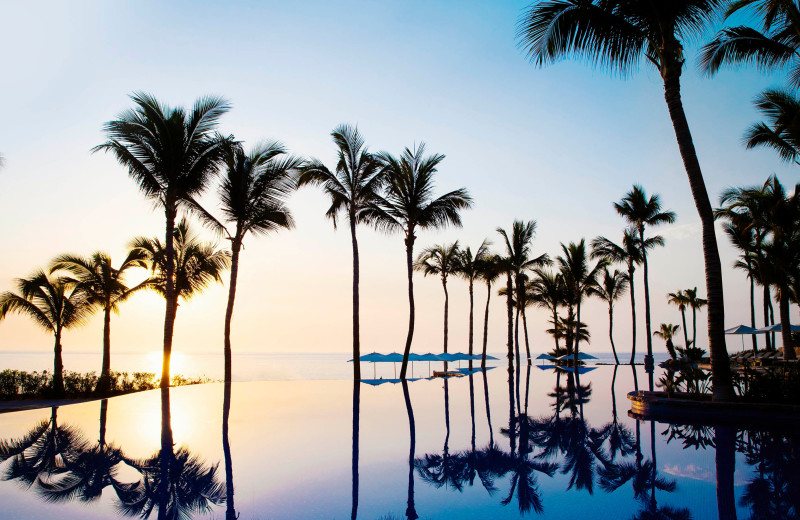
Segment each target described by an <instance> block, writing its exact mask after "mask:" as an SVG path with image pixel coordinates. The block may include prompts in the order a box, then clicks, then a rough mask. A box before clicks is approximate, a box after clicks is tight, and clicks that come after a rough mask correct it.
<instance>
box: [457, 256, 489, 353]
mask: <svg viewBox="0 0 800 520" xmlns="http://www.w3.org/2000/svg"><path fill="white" fill-rule="evenodd" d="M490 244H491V242H489V241H488V240H484V241H483V242H481V245H480V247H478V249H477V250H476V251H475V253H474V254H473V253H472V250H471V249H470V248H469V246H467V247H466V248H465V249H462V250H461V251H460V253H459V255H458V262H457V266H456V272H455V274H457V275H459V276H461V277H462V278H464V279H465V280H466V281H467V283H468V284H469V355H470V356H472V343H473V339H474V334H473V308H474V300H475V297H474V290H473V289H474V284H475V279H476V278H479V277H480V276H481V274H482V272H483V271H482V266H483V262H484V260H486V258H487V257H488V256H489V245H490ZM469 368H472V359H470V360H469Z"/></svg>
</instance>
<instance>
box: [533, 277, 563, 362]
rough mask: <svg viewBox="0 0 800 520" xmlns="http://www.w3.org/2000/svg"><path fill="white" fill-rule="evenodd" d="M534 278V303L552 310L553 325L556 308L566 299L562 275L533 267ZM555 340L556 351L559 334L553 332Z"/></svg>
mask: <svg viewBox="0 0 800 520" xmlns="http://www.w3.org/2000/svg"><path fill="white" fill-rule="evenodd" d="M533 272H534V278H533V280H532V282H533V286H532V299H533V301H534V303H535V304H536V305H538V306H539V307H543V308H545V309H547V310H549V311H550V312H552V313H553V314H552V322H553V326H554V327H556V326H557V324H558V321H559V320H558V308H559V307H560V306H561V305H562V304H563V303H564V300H565V299H566V290H567V289H566V286H565V285H564V277H563V276H561V274H559V273H553V272H552V271H545V270H544V269H541V268H538V269H534V270H533ZM553 337H554V338H555V342H556V351H558V350H559V345H558V338H559V335H557V334H554V335H553Z"/></svg>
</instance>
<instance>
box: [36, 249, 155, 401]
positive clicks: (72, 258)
mask: <svg viewBox="0 0 800 520" xmlns="http://www.w3.org/2000/svg"><path fill="white" fill-rule="evenodd" d="M133 267H146V265H145V263H144V258H143V256H142V254H141V252H136V251H131V252H129V253H128V256H127V257H126V258H125V260H123V261H122V264H121V265H120V266H119V268H114V267H113V266H112V265H111V257H110V256H109V255H108V254H107V253H104V252H102V251H97V252H95V253H93V254H92V255H91V256H90V257H88V258H85V257H82V256H77V255H69V254H67V255H61V256H59V257H57V258H56V259H55V260H53V264H52V265H51V266H50V273H51V274H53V273H55V272H56V271H66V272H68V273H70V274H71V275H73V276H74V277H75V278H74V279H72V280H73V281H74V282H75V283H76V284H80V287H81V289H82V290H83V291H85V293H86V296H87V297H88V299H89V302H90V303H91V304H92V305H96V306H98V307H99V308H100V309H102V310H103V365H102V369H101V371H100V379H98V381H97V388H96V391H97V392H98V393H103V392H108V391H109V390H110V382H111V379H110V374H111V313H112V312H114V313H119V305H120V304H121V303H123V302H124V301H125V300H127V299H128V297H130V295H131V294H133V293H135V292H136V291H139V290H141V289H144V288H146V287H147V285H148V284H149V280H145V281H144V282H142V283H140V284H138V285H136V286H134V287H128V286H127V285H126V283H125V271H127V270H128V269H131V268H133Z"/></svg>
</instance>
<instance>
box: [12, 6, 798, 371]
mask: <svg viewBox="0 0 800 520" xmlns="http://www.w3.org/2000/svg"><path fill="white" fill-rule="evenodd" d="M527 4H528V2H527V1H516V0H515V1H504V2H496V1H490V0H484V1H479V0H473V1H462V2H447V1H438V2H425V1H406V2H356V1H348V0H345V1H342V2H324V1H305V2H270V1H264V2H255V1H253V2H245V1H231V2H225V3H224V4H220V3H218V2H204V1H199V2H188V1H173V2H156V1H144V0H142V1H136V2H133V1H117V2H104V1H96V2H92V1H78V2H70V3H63V2H36V3H31V2H13V3H12V2H6V3H3V5H2V7H0V10H2V13H3V14H2V16H1V17H0V58H2V59H1V61H0V62H2V64H3V65H2V68H3V73H2V75H0V99H2V100H4V102H3V108H2V110H0V154H2V155H3V156H4V157H5V167H4V168H3V169H2V170H0V207H1V208H3V218H2V220H0V236H2V237H3V239H2V242H0V244H1V245H0V247H2V248H3V251H4V253H5V254H4V255H3V257H2V261H0V290H8V289H11V288H12V284H13V279H14V278H16V277H20V276H28V275H29V274H30V273H32V272H33V271H34V270H35V269H37V268H39V267H44V266H46V265H47V264H48V263H49V262H50V260H51V259H52V258H53V257H55V256H57V255H59V254H62V253H68V252H69V253H77V254H84V255H88V254H89V253H91V252H92V251H95V250H103V251H107V252H109V253H110V254H111V255H112V258H113V259H115V262H116V263H119V262H120V261H121V260H122V258H123V256H124V255H125V253H126V251H127V247H128V244H129V242H130V241H131V239H132V238H133V237H136V236H159V237H161V236H162V235H163V232H164V231H163V230H164V216H163V212H160V211H159V210H158V209H157V208H155V207H154V206H153V204H152V202H150V201H148V200H146V199H145V198H144V196H143V195H142V194H141V193H140V192H139V190H138V188H137V186H136V184H135V182H134V181H133V180H132V179H130V178H129V177H128V175H127V172H126V171H125V169H124V168H123V167H121V166H119V165H118V164H117V163H116V162H115V161H114V159H113V157H112V156H110V155H103V154H100V153H98V154H92V153H91V149H92V147H94V146H96V145H98V144H100V143H102V142H103V141H104V140H105V136H104V134H103V132H102V125H103V123H104V122H106V121H109V120H111V119H114V118H115V116H117V115H118V114H119V113H120V112H122V111H123V110H126V109H128V108H130V107H131V106H132V102H131V101H130V99H129V97H128V96H129V95H130V94H131V93H133V92H135V91H145V92H149V93H152V94H153V95H155V96H156V97H157V98H158V99H159V100H161V101H162V102H164V103H167V104H169V105H172V106H175V105H183V106H190V105H191V104H192V103H193V102H194V100H196V99H197V98H198V97H201V96H204V95H208V94H219V95H222V96H224V97H225V98H226V99H228V100H229V101H230V102H231V104H232V105H233V109H232V110H231V111H230V112H229V113H228V114H226V115H225V116H224V117H223V118H222V123H221V126H220V130H221V131H222V132H223V133H226V134H233V135H235V136H236V138H237V139H239V140H242V141H244V142H245V144H246V145H252V144H255V143H257V142H259V141H262V140H266V139H278V140H280V141H282V142H283V143H284V144H285V145H286V147H287V148H288V149H289V150H290V151H291V152H292V153H295V154H299V155H301V156H304V157H316V158H318V159H320V160H322V161H323V162H325V163H326V164H329V165H331V167H332V166H333V161H334V158H335V148H334V145H333V143H332V141H331V139H330V132H331V130H332V129H333V128H334V127H336V126H337V125H339V124H341V123H350V124H354V125H358V128H359V130H360V131H361V132H362V133H363V135H364V137H365V139H366V142H367V144H368V145H369V147H370V149H371V150H374V151H382V150H386V151H390V152H393V153H400V152H401V151H402V149H403V148H404V147H406V146H413V145H414V144H418V143H421V142H425V143H426V145H427V147H428V151H429V152H431V153H442V154H445V155H446V158H445V160H444V161H443V162H442V163H441V166H440V169H439V173H438V174H437V189H438V190H439V193H443V192H445V191H450V190H452V189H456V188H460V187H466V188H467V189H468V190H469V192H470V193H471V195H472V197H473V198H474V202H475V204H474V208H473V209H471V210H470V211H467V212H465V213H464V214H463V228H460V229H457V228H449V229H444V230H433V231H424V232H421V233H419V238H418V240H417V246H418V248H419V249H422V248H424V247H427V246H430V245H433V244H439V243H449V242H452V241H454V240H459V243H460V244H462V245H465V246H466V245H469V246H471V247H472V248H473V249H475V248H477V247H478V245H479V244H480V243H481V241H482V240H483V239H484V238H488V239H490V240H491V241H493V242H494V249H495V250H498V251H499V248H500V237H499V235H498V234H497V232H496V229H497V228H498V227H502V228H510V226H511V223H512V221H513V220H514V219H522V220H536V221H537V236H536V239H535V241H534V244H533V251H534V253H539V254H540V253H548V254H549V255H550V256H556V255H557V254H559V253H560V244H561V243H568V242H571V241H579V240H580V239H581V238H586V239H587V241H590V240H591V239H592V238H593V237H595V236H598V235H603V236H606V237H608V238H610V239H612V240H614V241H619V239H620V238H621V235H622V230H623V228H624V222H623V221H622V219H621V218H620V217H618V216H617V215H616V213H615V211H614V209H613V202H614V201H617V200H619V199H621V198H622V197H623V196H624V195H625V193H626V192H627V191H628V190H630V189H631V186H632V185H633V184H640V185H642V186H643V187H644V189H645V190H646V191H647V193H649V194H652V193H657V194H659V195H660V196H661V200H662V203H663V206H664V208H665V209H670V210H673V211H675V212H676V214H677V217H678V218H677V221H676V223H675V224H674V225H671V226H664V227H661V228H658V229H656V230H653V231H654V232H658V233H660V234H661V235H663V236H664V237H665V239H666V247H664V248H661V249H658V250H655V251H653V252H652V254H651V256H650V294H651V303H652V323H653V328H654V330H655V329H657V328H658V324H660V323H662V322H671V323H680V314H679V312H678V311H677V309H676V308H675V307H674V306H670V305H668V304H667V302H666V294H667V293H669V292H674V291H677V290H679V289H686V288H691V287H695V286H697V287H699V294H700V295H701V296H705V288H704V276H703V257H702V248H701V241H700V222H699V219H698V217H697V213H696V210H695V208H694V204H693V201H692V198H691V194H690V191H689V185H688V182H687V178H686V174H685V172H684V170H683V166H682V162H681V159H680V155H679V153H678V148H677V145H676V142H675V137H674V133H673V130H672V126H671V123H670V119H669V117H668V114H667V109H666V105H665V103H664V98H663V88H662V83H661V78H660V76H659V75H658V74H657V72H656V71H655V70H653V69H652V67H650V66H649V65H648V64H646V63H643V65H642V67H641V68H640V70H639V71H638V72H637V73H635V74H633V75H631V76H630V77H628V78H619V77H617V76H615V75H613V74H609V73H607V72H606V71H604V70H598V69H594V68H593V67H592V66H591V65H589V64H586V63H582V62H581V61H580V60H572V61H564V62H560V63H557V64H555V65H552V66H549V67H546V68H538V67H536V66H533V65H531V64H530V63H529V61H528V60H527V59H526V57H525V56H524V54H523V52H522V51H521V50H520V49H519V48H518V46H517V42H516V40H515V24H516V21H517V19H518V17H519V16H520V14H521V13H522V11H523V9H524V8H525V7H526V5H527ZM711 34H712V33H711V32H709V34H708V35H706V37H705V38H704V39H708V37H710V35H711ZM700 41H701V42H702V40H700ZM697 44H698V42H687V44H686V48H687V53H686V54H687V57H688V60H687V65H686V68H685V70H684V74H683V78H682V94H683V102H684V107H685V110H686V113H687V117H688V120H689V124H690V126H691V129H692V132H693V137H694V142H695V146H696V148H697V151H698V156H699V159H700V164H701V166H702V168H703V173H704V176H705V180H706V185H707V188H708V192H709V194H710V197H711V199H712V203H713V204H715V205H716V204H717V203H718V197H719V194H720V192H721V191H722V190H723V189H724V188H726V187H729V186H741V185H752V184H761V183H762V182H763V181H764V180H765V179H766V178H767V176H769V175H771V174H773V173H776V174H777V175H778V176H779V178H780V179H781V180H782V181H783V183H784V184H785V185H787V186H788V185H792V184H794V183H795V182H797V181H798V175H797V170H796V167H794V168H792V167H790V166H787V165H786V164H784V163H781V162H780V161H779V160H778V158H777V157H776V156H775V155H774V154H773V153H770V152H769V151H766V150H751V151H748V150H745V149H744V147H743V146H742V142H741V141H742V135H743V133H744V131H745V130H746V128H747V127H748V126H749V125H751V124H752V123H754V122H756V121H758V120H759V114H758V112H757V111H756V109H755V108H754V107H753V105H752V100H753V98H754V97H755V95H756V94H757V93H758V92H759V91H761V90H762V89H764V88H766V87H770V86H773V87H775V86H780V85H781V83H782V76H781V75H780V74H772V75H766V74H762V73H759V72H756V71H754V70H750V69H747V68H744V69H739V70H726V71H723V72H721V73H719V74H718V75H717V76H716V77H714V78H708V77H706V76H704V75H702V74H701V73H700V72H698V66H697V59H696V57H697V53H696V52H695V51H696V49H697V46H698V45H697ZM215 192H216V187H213V188H212V189H210V190H209V191H208V192H207V193H206V194H205V195H204V196H203V198H202V202H203V204H204V205H205V206H206V207H207V208H208V209H209V210H210V211H211V212H212V213H214V212H216V214H219V212H218V211H216V204H217V201H216V193H215ZM327 204H328V203H327V200H326V198H325V196H324V194H322V193H321V192H320V191H319V190H317V189H314V188H304V189H302V190H300V191H298V192H297V193H296V194H294V195H293V196H292V198H291V200H290V201H289V206H290V208H291V210H292V212H293V214H294V217H295V220H296V223H297V226H296V229H294V230H292V231H288V232H280V233H276V234H273V235H270V236H267V237H262V238H253V237H249V238H247V239H245V249H244V250H243V252H242V256H241V264H240V271H239V285H238V292H237V299H236V309H235V313H234V323H233V348H234V351H238V352H293V351H298V352H346V351H348V350H349V349H350V347H351V328H350V327H351V300H350V284H351V276H352V257H351V245H350V237H349V233H348V232H347V230H346V229H344V228H340V229H339V230H338V231H334V229H333V227H332V225H331V223H330V221H327V220H325V217H324V212H325V210H326V209H327ZM197 225H198V226H199V224H197ZM358 233H359V245H360V254H361V327H362V328H361V330H362V335H361V343H362V352H370V351H373V350H376V351H381V352H391V351H399V350H400V349H401V348H402V346H403V345H404V341H405V336H406V330H407V319H408V317H407V313H408V309H407V299H406V298H407V296H406V291H407V288H406V271H405V256H404V254H405V253H404V245H403V240H402V237H400V236H398V235H384V234H381V233H379V232H377V231H374V230H372V229H369V228H366V227H364V228H359V230H358ZM206 235H207V237H208V239H209V240H214V237H213V236H212V235H211V234H208V233H207V234H206ZM718 242H719V245H720V250H721V256H722V263H723V266H724V273H723V275H724V284H725V286H724V288H725V304H726V305H725V308H726V318H725V321H726V326H727V327H730V326H734V325H737V324H741V323H749V303H748V299H749V286H748V282H747V280H746V279H745V277H744V275H743V274H742V273H740V272H737V271H735V270H733V269H732V268H731V267H730V266H731V264H732V263H733V262H734V260H735V258H736V255H737V253H736V251H735V250H734V249H733V248H732V247H731V246H730V245H729V244H728V243H727V240H726V238H725V237H724V236H722V235H721V234H720V235H719V236H718ZM221 245H225V244H221ZM142 276H144V273H132V275H131V280H134V279H137V278H141V277H142ZM415 276H416V277H415V290H416V303H417V326H416V332H415V339H414V345H413V351H415V352H429V351H434V352H436V351H441V343H442V304H443V299H444V298H443V292H442V288H441V284H440V283H439V281H438V279H435V278H424V277H423V276H422V275H421V274H419V273H418V274H416V275H415ZM638 276H641V270H639V271H638ZM448 288H449V292H450V350H451V351H454V350H460V351H463V350H466V345H467V319H468V312H469V301H468V297H467V286H466V283H465V282H463V281H461V280H458V279H452V280H451V281H450V283H449V284H448ZM475 293H476V294H475V306H476V315H477V316H481V315H482V310H483V306H484V304H485V299H486V289H485V287H483V286H479V287H477V288H476V291H475ZM636 296H637V301H638V302H642V303H643V301H644V298H643V293H642V283H641V278H639V279H637V295H636ZM226 297H227V275H226V283H225V284H224V285H217V286H215V287H213V288H211V289H209V290H208V291H206V292H205V293H204V294H202V295H200V296H198V297H196V298H195V299H193V300H191V301H189V302H185V303H182V304H181V305H180V308H179V310H178V315H177V322H176V328H175V347H174V348H175V349H176V350H177V351H179V352H181V353H183V354H189V355H190V354H192V353H198V352H217V351H221V350H222V334H223V318H224V311H225V304H226ZM492 302H493V303H492V305H491V310H490V312H491V315H490V322H489V332H490V335H489V350H490V351H493V352H501V351H503V349H504V348H505V347H504V338H505V321H504V320H505V315H504V308H503V302H502V300H501V298H499V297H497V296H496V294H495V295H494V296H493V300H492ZM759 305H760V299H757V309H760V306H759ZM643 310H644V309H643V307H642V308H640V309H638V317H639V318H640V319H639V323H638V327H639V331H641V332H639V333H638V334H639V335H638V341H637V343H638V345H637V350H638V351H639V352H642V351H643V348H644V345H645V342H644V332H643V331H644V322H643V319H644V312H643ZM776 310H777V309H776ZM163 311H164V301H163V299H161V298H160V297H159V296H158V295H156V294H154V293H142V294H139V295H136V296H134V297H132V298H131V300H130V301H129V302H128V303H126V304H125V305H124V306H123V307H122V309H121V313H120V315H119V316H115V317H114V318H113V319H112V348H113V350H114V351H117V352H150V351H153V350H158V349H160V345H161V338H162V330H163V315H164V312H163ZM796 312H797V309H796V308H793V309H792V315H793V316H795V317H796V316H797V314H796ZM757 315H758V313H757ZM629 316H630V308H629V305H628V301H627V298H625V299H623V300H621V301H620V302H619V303H618V304H617V306H616V310H615V339H616V344H617V346H618V348H619V350H620V351H621V352H629V349H630V339H629V337H630V318H629ZM582 318H583V319H584V321H586V322H587V323H588V325H589V327H590V331H591V333H592V342H591V344H590V345H587V346H585V350H587V351H589V352H591V351H603V352H606V351H609V350H610V346H609V342H608V339H607V338H608V328H607V327H608V310H607V307H606V306H605V305H604V304H603V303H602V302H600V301H597V300H588V302H587V303H585V305H584V307H583V309H582ZM546 320H547V314H546V313H545V312H544V311H541V310H534V309H531V310H530V311H529V315H528V322H529V328H530V335H531V342H532V350H533V351H535V352H543V351H546V350H548V349H549V348H550V347H551V345H552V339H551V338H550V337H549V336H548V335H547V334H546V333H545V332H544V330H545V328H546V326H545V324H546ZM758 324H759V325H760V324H761V323H760V321H759V322H758ZM705 326H706V322H705V313H701V314H700V315H699V319H698V329H699V330H700V334H699V336H700V337H699V338H698V344H699V346H701V347H703V346H707V340H706V339H705V338H703V337H702V336H703V334H702V332H703V331H704V329H705ZM481 327H482V319H481V318H479V319H477V320H476V330H479V329H480V328H481ZM690 327H691V325H690ZM679 336H682V335H679ZM63 345H64V349H65V350H66V351H76V352H77V351H81V352H86V351H95V350H96V351H98V352H99V351H100V349H101V346H102V317H101V316H99V315H98V316H96V317H95V318H93V319H92V320H91V322H90V323H89V324H88V325H86V326H85V327H82V328H80V329H75V330H71V331H67V332H66V333H65V335H64V338H63ZM728 345H729V349H731V350H738V349H739V348H741V346H740V345H741V340H740V338H739V337H738V336H736V337H733V338H728ZM654 346H655V347H654V348H655V349H656V351H661V350H663V349H664V347H663V342H661V341H660V340H657V339H656V340H654ZM48 349H52V337H51V336H49V335H48V334H47V333H46V332H43V331H41V330H40V329H37V328H36V327H35V325H34V324H33V323H31V322H30V321H29V320H28V319H26V318H23V317H20V316H9V317H8V318H7V319H6V320H4V321H3V322H0V351H18V350H48ZM623 357H624V355H623ZM67 368H69V367H67Z"/></svg>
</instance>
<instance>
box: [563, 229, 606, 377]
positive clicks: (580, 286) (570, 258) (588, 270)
mask: <svg viewBox="0 0 800 520" xmlns="http://www.w3.org/2000/svg"><path fill="white" fill-rule="evenodd" d="M561 251H562V252H563V256H559V257H558V258H557V259H556V263H557V264H558V267H559V269H560V271H561V275H562V276H563V277H564V283H565V285H566V287H567V291H568V292H569V293H570V294H571V296H572V299H573V301H574V302H575V308H576V316H575V338H574V341H575V344H574V347H573V349H572V354H573V356H574V357H573V361H574V363H575V365H576V366H577V364H578V354H579V344H580V339H581V336H580V329H579V327H580V323H581V302H582V301H583V298H584V297H585V296H590V295H591V294H592V293H593V292H594V290H595V288H596V287H597V284H598V281H597V278H598V276H600V273H601V272H602V270H603V268H605V267H606V261H605V260H603V259H600V260H599V261H598V262H597V264H596V265H594V266H592V265H590V264H589V256H588V255H587V254H586V253H587V252H586V241H585V240H584V239H581V241H580V242H578V243H577V244H576V243H575V242H570V243H569V245H564V244H561Z"/></svg>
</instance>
